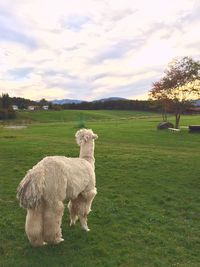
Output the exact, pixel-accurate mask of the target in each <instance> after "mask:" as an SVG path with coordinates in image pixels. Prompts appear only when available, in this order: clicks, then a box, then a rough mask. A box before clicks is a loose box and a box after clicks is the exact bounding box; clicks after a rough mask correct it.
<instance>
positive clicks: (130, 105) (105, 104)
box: [61, 100, 158, 111]
mask: <svg viewBox="0 0 200 267" xmlns="http://www.w3.org/2000/svg"><path fill="white" fill-rule="evenodd" d="M61 107H62V109H82V110H87V109H88V110H99V109H106V110H143V111H157V110H158V107H157V105H155V103H153V102H152V101H144V100H143V101H142V100H110V101H93V102H81V103H77V104H63V105H61Z"/></svg>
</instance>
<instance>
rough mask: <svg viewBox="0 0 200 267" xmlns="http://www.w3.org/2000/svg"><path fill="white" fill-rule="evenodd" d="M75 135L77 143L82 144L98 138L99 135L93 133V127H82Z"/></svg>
mask: <svg viewBox="0 0 200 267" xmlns="http://www.w3.org/2000/svg"><path fill="white" fill-rule="evenodd" d="M75 137H76V142H77V144H78V145H79V146H80V145H81V144H82V143H86V142H89V141H91V140H96V139H97V138H98V135H97V134H95V133H93V131H92V130H91V129H81V130H79V131H78V132H77V133H76V135H75Z"/></svg>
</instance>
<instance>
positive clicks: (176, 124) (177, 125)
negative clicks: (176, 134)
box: [175, 113, 181, 129]
mask: <svg viewBox="0 0 200 267" xmlns="http://www.w3.org/2000/svg"><path fill="white" fill-rule="evenodd" d="M175 116H176V123H175V128H176V129H179V122H180V117H181V114H180V113H176V114H175Z"/></svg>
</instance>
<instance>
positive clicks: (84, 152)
mask: <svg viewBox="0 0 200 267" xmlns="http://www.w3.org/2000/svg"><path fill="white" fill-rule="evenodd" d="M79 157H80V158H83V159H85V160H87V161H88V162H90V164H91V165H92V167H93V168H95V165H94V163H95V158H94V143H92V144H91V143H89V144H88V143H86V144H83V145H81V148H80V154H79Z"/></svg>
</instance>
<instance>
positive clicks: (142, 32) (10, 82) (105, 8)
mask: <svg viewBox="0 0 200 267" xmlns="http://www.w3.org/2000/svg"><path fill="white" fill-rule="evenodd" d="M0 7H1V9H0V22H2V23H1V26H0V29H1V37H0V61H1V66H0V92H8V93H10V94H11V95H15V96H23V97H29V98H32V99H40V98H47V99H54V98H67V97H70V98H78V99H85V100H92V99H95V98H101V97H104V96H121V97H124V96H125V97H130V98H138V97H139V96H140V97H144V96H145V95H147V93H148V90H149V89H150V87H151V83H152V82H153V81H155V80H156V79H158V78H159V77H160V75H161V74H162V72H163V70H164V68H165V66H166V64H167V63H168V62H169V61H171V59H172V58H173V57H176V56H187V55H189V56H193V57H195V58H197V57H198V53H199V43H200V38H199V36H198V34H197V32H198V29H199V26H200V19H199V17H198V16H197V10H199V9H200V5H199V4H198V3H197V2H196V1H194V0H174V1H171V2H166V3H165V2H163V1H160V0H152V1H146V0H140V1H139V0H137V1H136V0H118V1H114V2H111V1H108V0H104V1H103V0H85V1H84V2H83V1H81V0H73V1H66V0H57V1H55V0H52V1H48V0H44V1H40V0H34V1H31V0H20V1H18V0H17V1H14V2H13V1H11V0H6V1H5V0H0ZM9 34H10V35H9ZM27 71H30V74H29V75H27ZM16 73H17V75H16ZM10 74H15V75H10ZM20 75H21V76H22V78H21V79H20V77H19V76H20ZM23 75H24V77H23ZM11 76H12V77H11Z"/></svg>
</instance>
